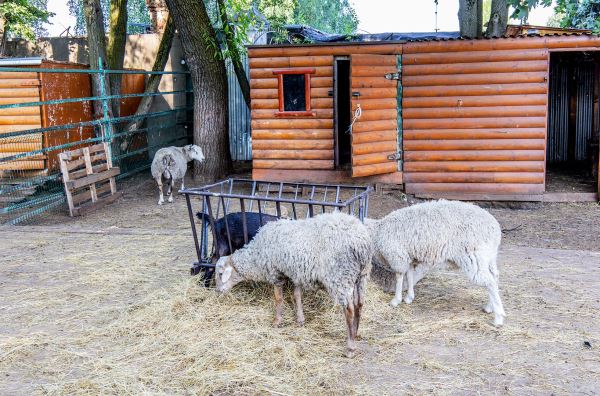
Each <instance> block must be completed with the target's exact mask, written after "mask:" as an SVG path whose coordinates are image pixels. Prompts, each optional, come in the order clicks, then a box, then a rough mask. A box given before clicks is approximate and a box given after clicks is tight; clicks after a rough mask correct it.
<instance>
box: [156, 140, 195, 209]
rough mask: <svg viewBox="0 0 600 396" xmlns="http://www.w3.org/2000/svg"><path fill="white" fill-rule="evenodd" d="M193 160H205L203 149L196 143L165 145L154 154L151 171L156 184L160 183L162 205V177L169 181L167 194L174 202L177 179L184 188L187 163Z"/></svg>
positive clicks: (161, 202) (160, 202) (160, 201)
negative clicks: (176, 145)
mask: <svg viewBox="0 0 600 396" xmlns="http://www.w3.org/2000/svg"><path fill="white" fill-rule="evenodd" d="M193 160H196V161H198V162H202V161H204V153H202V149H201V148H200V147H199V146H196V145H195V144H188V145H187V146H183V147H165V148H161V149H160V150H158V151H157V152H156V154H154V159H153V160H152V166H151V168H150V171H151V173H152V177H153V178H154V180H156V184H158V191H159V192H160V195H159V199H158V204H159V205H162V204H163V203H164V202H165V200H164V197H163V185H162V178H163V177H164V178H165V180H167V181H168V182H169V189H168V191H167V194H168V195H169V202H173V187H174V185H175V180H181V188H182V189H183V188H184V186H183V184H184V183H183V182H184V180H183V179H184V178H185V173H186V172H187V164H188V162H190V161H193Z"/></svg>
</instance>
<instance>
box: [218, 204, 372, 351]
mask: <svg viewBox="0 0 600 396" xmlns="http://www.w3.org/2000/svg"><path fill="white" fill-rule="evenodd" d="M372 256H373V244H372V242H371V238H370V237H369V232H368V230H367V229H366V227H365V226H364V225H363V224H362V223H361V222H360V220H358V219H357V218H355V217H353V216H350V215H347V214H343V213H339V212H334V213H327V214H321V215H318V216H315V217H313V218H309V219H303V220H280V221H275V222H271V223H268V224H265V225H264V226H263V227H262V228H261V229H260V230H259V231H258V233H257V234H256V236H255V237H254V239H253V240H252V242H250V243H248V244H247V245H246V246H245V247H244V248H242V249H240V250H238V251H236V252H235V253H233V254H232V255H230V256H227V257H221V258H220V259H219V261H218V262H217V265H216V272H217V277H216V278H217V279H216V280H217V290H218V291H219V292H220V293H226V292H228V291H229V290H230V289H231V288H232V287H233V286H234V285H235V284H237V283H239V282H241V281H243V280H251V281H263V282H268V283H271V284H273V285H274V288H275V320H274V321H273V324H274V325H275V326H279V325H280V324H281V322H282V320H283V318H282V315H283V284H284V282H285V280H286V278H288V279H290V280H291V281H292V282H293V284H294V286H295V289H294V298H295V301H296V318H297V321H298V324H299V325H303V324H304V312H303V308H302V289H313V288H315V287H317V286H321V287H323V288H324V289H325V290H326V291H327V293H328V294H329V295H330V296H331V298H332V299H333V301H334V302H336V303H338V304H340V305H341V306H342V307H343V308H344V312H345V316H346V325H347V327H348V339H347V356H349V357H351V356H353V354H354V350H355V340H356V334H357V332H358V326H359V322H360V314H361V310H362V305H363V302H364V299H365V292H366V282H367V278H368V276H369V273H370V271H371V259H372Z"/></svg>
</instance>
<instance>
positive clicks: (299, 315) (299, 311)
mask: <svg viewBox="0 0 600 396" xmlns="http://www.w3.org/2000/svg"><path fill="white" fill-rule="evenodd" d="M294 300H296V319H297V321H298V326H304V307H303V306H302V289H301V288H300V286H296V287H295V288H294Z"/></svg>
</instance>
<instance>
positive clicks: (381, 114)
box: [352, 101, 398, 126]
mask: <svg viewBox="0 0 600 396" xmlns="http://www.w3.org/2000/svg"><path fill="white" fill-rule="evenodd" d="M355 103H361V102H360V101H358V102H355ZM361 108H362V104H361ZM355 110H356V108H355V107H354V106H353V108H352V111H353V112H354V111H355ZM397 118H398V112H397V111H396V109H382V110H365V109H363V111H362V115H361V116H360V118H359V119H358V120H357V121H356V122H355V123H354V126H356V125H358V124H359V123H362V122H368V121H381V120H394V122H396V123H397Z"/></svg>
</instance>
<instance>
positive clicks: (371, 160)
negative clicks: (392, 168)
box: [352, 153, 393, 166]
mask: <svg viewBox="0 0 600 396" xmlns="http://www.w3.org/2000/svg"><path fill="white" fill-rule="evenodd" d="M388 155H389V154H386V153H374V154H361V155H353V156H352V166H355V165H356V166H359V165H372V164H382V163H386V162H393V161H390V160H389V159H388V158H387V157H388Z"/></svg>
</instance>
